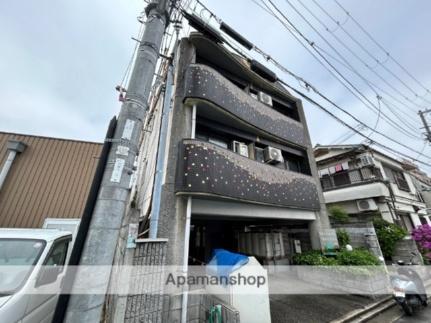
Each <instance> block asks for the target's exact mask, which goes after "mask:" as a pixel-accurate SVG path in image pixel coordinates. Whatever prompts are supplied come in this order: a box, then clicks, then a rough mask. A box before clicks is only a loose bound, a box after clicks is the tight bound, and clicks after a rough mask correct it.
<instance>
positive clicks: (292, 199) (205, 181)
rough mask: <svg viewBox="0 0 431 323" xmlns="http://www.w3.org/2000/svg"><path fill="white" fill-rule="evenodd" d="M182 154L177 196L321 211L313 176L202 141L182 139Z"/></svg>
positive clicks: (177, 181) (178, 172) (178, 173)
mask: <svg viewBox="0 0 431 323" xmlns="http://www.w3.org/2000/svg"><path fill="white" fill-rule="evenodd" d="M180 152H181V156H180V158H179V165H178V171H177V179H176V192H177V193H178V194H190V195H206V196H210V197H220V198H227V199H233V200H237V201H248V202H253V203H260V204H268V205H277V206H283V207H292V208H299V209H306V210H318V209H319V208H320V203H319V197H318V193H317V192H318V191H317V185H316V181H315V180H314V178H313V177H311V176H308V175H304V174H300V173H296V172H292V171H288V170H283V169H278V168H276V167H272V166H270V165H266V164H262V163H260V162H258V161H255V160H251V159H249V158H246V157H243V156H241V155H239V154H237V153H234V152H232V151H230V150H227V149H224V148H221V147H219V146H216V145H214V144H212V143H209V142H205V141H200V140H192V139H186V140H183V143H182V147H181V148H180Z"/></svg>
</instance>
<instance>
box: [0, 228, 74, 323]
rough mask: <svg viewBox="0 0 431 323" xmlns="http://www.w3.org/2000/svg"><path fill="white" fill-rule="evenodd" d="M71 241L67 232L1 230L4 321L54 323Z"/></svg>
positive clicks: (0, 284) (0, 304)
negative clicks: (53, 318)
mask: <svg viewBox="0 0 431 323" xmlns="http://www.w3.org/2000/svg"><path fill="white" fill-rule="evenodd" d="M71 241H72V234H71V233H70V232H67V231H60V230H51V229H0V321H1V322H3V323H39V322H43V323H50V322H51V320H52V317H53V314H54V311H55V306H56V304H57V300H58V295H59V292H60V289H61V284H62V280H63V277H64V275H65V264H66V263H67V261H68V257H69V254H70V250H71V247H72V243H71Z"/></svg>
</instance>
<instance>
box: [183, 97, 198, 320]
mask: <svg viewBox="0 0 431 323" xmlns="http://www.w3.org/2000/svg"><path fill="white" fill-rule="evenodd" d="M195 136H196V104H193V106H192V129H191V135H190V137H191V139H195ZM191 219H192V197H191V196H189V197H188V198H187V209H186V225H185V228H184V254H183V275H184V277H185V279H186V281H187V275H188V263H189V240H190V223H191ZM188 298H189V291H188V286H187V284H185V285H184V291H183V299H182V305H181V323H187V303H188Z"/></svg>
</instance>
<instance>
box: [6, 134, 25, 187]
mask: <svg viewBox="0 0 431 323" xmlns="http://www.w3.org/2000/svg"><path fill="white" fill-rule="evenodd" d="M26 147H27V145H26V144H25V143H23V142H22V141H18V140H13V139H9V140H8V142H7V151H8V155H7V157H6V161H5V163H4V164H3V167H2V169H1V171H0V190H1V188H2V187H3V184H4V182H5V181H6V177H7V175H8V174H9V171H10V169H11V168H12V164H13V162H14V161H15V158H16V156H17V155H18V154H19V153H22V152H23V151H24V150H25V148H26Z"/></svg>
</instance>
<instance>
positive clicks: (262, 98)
mask: <svg viewBox="0 0 431 323" xmlns="http://www.w3.org/2000/svg"><path fill="white" fill-rule="evenodd" d="M259 101H260V102H262V103H264V104H266V105H269V106H270V107H272V97H271V96H270V95H268V94H266V93H263V92H259Z"/></svg>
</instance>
